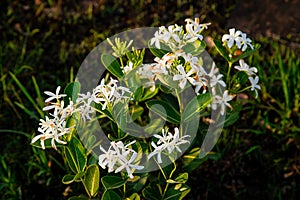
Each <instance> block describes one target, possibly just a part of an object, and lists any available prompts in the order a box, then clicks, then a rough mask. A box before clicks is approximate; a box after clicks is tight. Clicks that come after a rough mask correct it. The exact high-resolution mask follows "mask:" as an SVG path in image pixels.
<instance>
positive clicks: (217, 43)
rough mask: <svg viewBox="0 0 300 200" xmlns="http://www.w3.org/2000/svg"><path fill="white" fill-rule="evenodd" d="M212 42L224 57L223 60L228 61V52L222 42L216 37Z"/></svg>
mask: <svg viewBox="0 0 300 200" xmlns="http://www.w3.org/2000/svg"><path fill="white" fill-rule="evenodd" d="M214 43H215V46H216V48H217V50H218V52H219V53H220V55H221V56H222V57H223V58H225V60H226V61H227V62H230V60H231V59H230V58H229V56H228V52H227V50H226V48H225V47H224V46H223V45H222V42H221V41H220V40H217V39H214Z"/></svg>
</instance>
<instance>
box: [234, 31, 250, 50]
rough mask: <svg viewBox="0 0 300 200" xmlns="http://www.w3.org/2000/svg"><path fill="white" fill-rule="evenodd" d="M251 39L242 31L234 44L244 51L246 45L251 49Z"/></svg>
mask: <svg viewBox="0 0 300 200" xmlns="http://www.w3.org/2000/svg"><path fill="white" fill-rule="evenodd" d="M251 42H252V40H251V39H250V38H247V34H246V33H242V34H241V37H238V38H236V46H237V47H238V48H239V49H241V48H242V51H245V50H246V49H247V47H248V46H249V47H250V48H251V49H253V46H252V44H251Z"/></svg>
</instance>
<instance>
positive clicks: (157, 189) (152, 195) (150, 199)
mask: <svg viewBox="0 0 300 200" xmlns="http://www.w3.org/2000/svg"><path fill="white" fill-rule="evenodd" d="M142 194H143V196H144V197H145V199H147V200H161V199H162V195H161V194H162V189H161V186H160V185H154V184H152V185H149V186H147V187H145V188H144V189H143V191H142Z"/></svg>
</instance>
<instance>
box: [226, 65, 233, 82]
mask: <svg viewBox="0 0 300 200" xmlns="http://www.w3.org/2000/svg"><path fill="white" fill-rule="evenodd" d="M232 64H233V63H232V62H228V71H227V75H226V84H229V77H230V71H231V67H232Z"/></svg>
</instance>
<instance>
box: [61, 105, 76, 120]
mask: <svg viewBox="0 0 300 200" xmlns="http://www.w3.org/2000/svg"><path fill="white" fill-rule="evenodd" d="M76 111H78V109H75V105H74V103H73V101H70V103H69V105H68V106H67V107H65V108H64V109H62V111H61V118H66V117H69V116H71V115H72V114H73V113H74V112H76Z"/></svg>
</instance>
